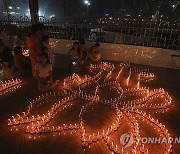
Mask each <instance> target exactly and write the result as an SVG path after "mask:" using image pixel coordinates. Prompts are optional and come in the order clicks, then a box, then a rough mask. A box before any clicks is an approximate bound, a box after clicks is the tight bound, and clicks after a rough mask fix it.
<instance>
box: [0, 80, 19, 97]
mask: <svg viewBox="0 0 180 154" xmlns="http://www.w3.org/2000/svg"><path fill="white" fill-rule="evenodd" d="M21 83H22V81H21V80H20V79H11V80H7V81H4V82H2V81H0V96H2V95H5V94H6V93H9V92H12V91H14V90H16V89H18V88H20V87H21Z"/></svg>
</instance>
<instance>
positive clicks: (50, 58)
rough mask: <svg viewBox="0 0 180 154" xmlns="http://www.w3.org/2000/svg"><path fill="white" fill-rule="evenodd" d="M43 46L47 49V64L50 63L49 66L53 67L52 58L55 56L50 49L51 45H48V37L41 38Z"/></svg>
mask: <svg viewBox="0 0 180 154" xmlns="http://www.w3.org/2000/svg"><path fill="white" fill-rule="evenodd" d="M43 46H45V47H46V48H47V54H48V58H49V62H50V64H52V66H54V57H55V56H54V52H53V50H52V48H51V45H50V44H49V36H48V35H44V36H43Z"/></svg>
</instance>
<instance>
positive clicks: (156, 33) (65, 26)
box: [0, 17, 180, 50]
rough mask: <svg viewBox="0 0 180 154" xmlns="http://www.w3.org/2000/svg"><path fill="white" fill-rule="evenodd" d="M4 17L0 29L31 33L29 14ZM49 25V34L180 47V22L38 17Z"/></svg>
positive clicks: (62, 36)
mask: <svg viewBox="0 0 180 154" xmlns="http://www.w3.org/2000/svg"><path fill="white" fill-rule="evenodd" d="M0 20H1V24H0V30H2V29H6V31H8V33H9V34H13V35H23V36H28V34H29V33H30V27H31V21H30V19H29V18H28V17H20V18H18V19H17V18H14V17H8V18H7V17H5V18H3V19H0ZM39 22H41V23H43V24H44V25H45V26H46V30H47V32H48V34H49V35H50V37H52V38H57V39H73V40H78V39H79V38H84V39H85V40H86V41H96V42H105V43H119V44H127V45H136V46H148V47H157V48H165V49H174V50H179V49H180V23H179V24H177V23H169V22H165V21H162V22H152V21H144V20H139V21H137V20H124V19H123V20H120V19H116V20H105V19H100V20H97V19H92V20H89V21H86V22H84V20H83V19H81V18H79V19H73V20H72V21H64V22H57V21H55V20H54V19H51V20H47V19H46V18H44V17H40V18H39Z"/></svg>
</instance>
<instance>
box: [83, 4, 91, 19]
mask: <svg viewBox="0 0 180 154" xmlns="http://www.w3.org/2000/svg"><path fill="white" fill-rule="evenodd" d="M84 3H85V4H86V6H87V17H88V8H89V6H90V5H91V3H90V2H89V1H84Z"/></svg>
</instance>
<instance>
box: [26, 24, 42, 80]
mask: <svg viewBox="0 0 180 154" xmlns="http://www.w3.org/2000/svg"><path fill="white" fill-rule="evenodd" d="M44 32H45V27H44V25H43V24H35V25H33V26H32V34H31V35H30V37H29V40H28V44H29V56H30V59H31V66H32V74H33V77H36V70H35V65H36V63H39V62H40V55H41V48H42V46H43V43H42V36H43V35H44Z"/></svg>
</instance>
